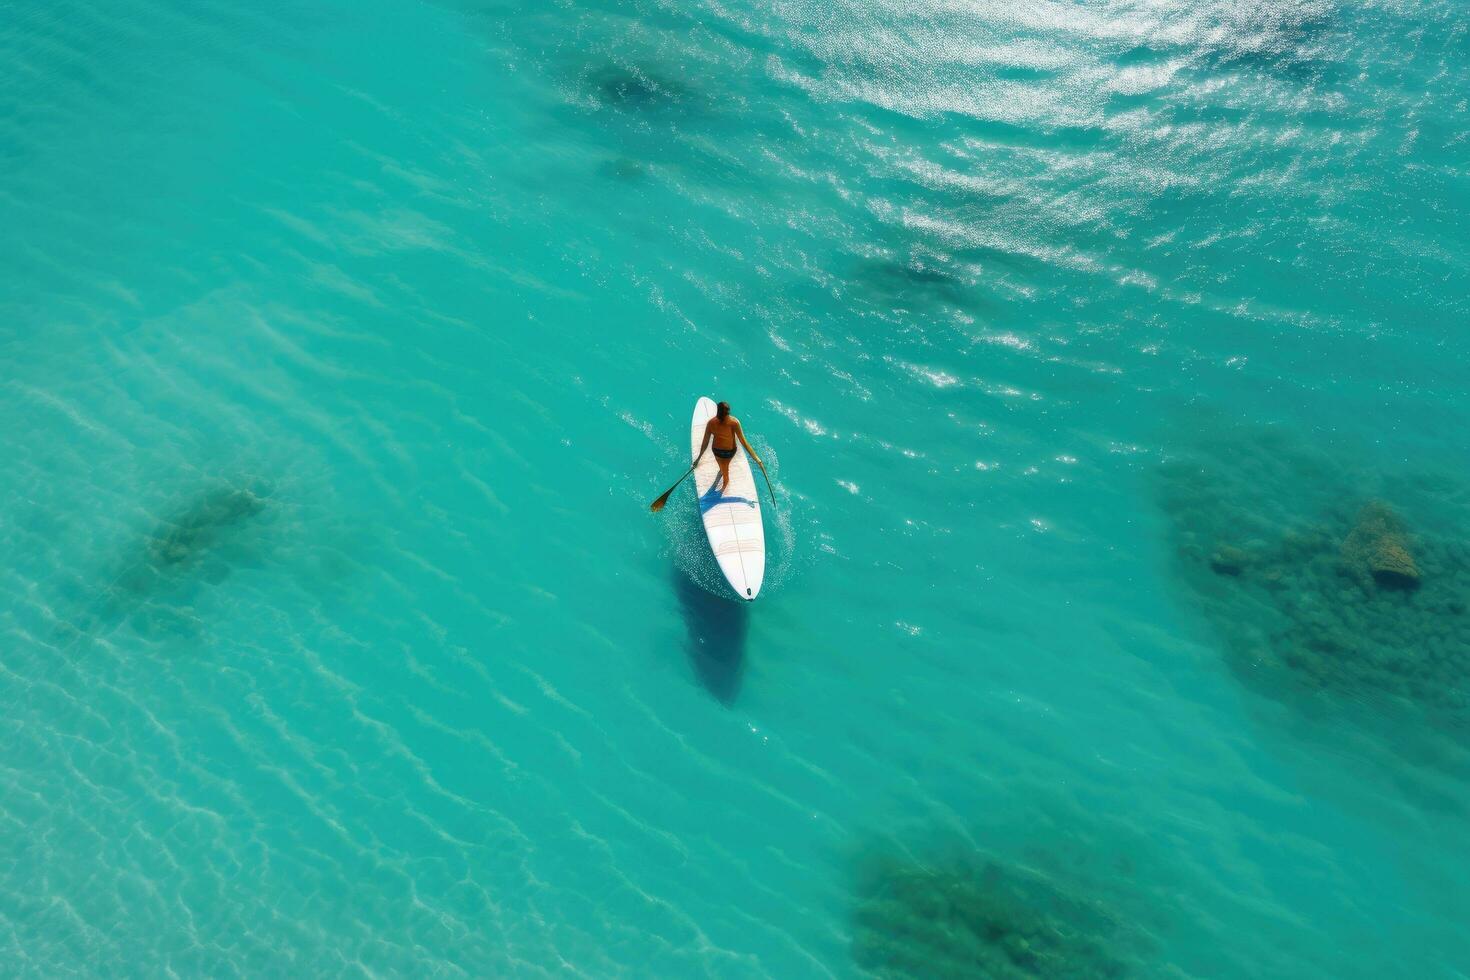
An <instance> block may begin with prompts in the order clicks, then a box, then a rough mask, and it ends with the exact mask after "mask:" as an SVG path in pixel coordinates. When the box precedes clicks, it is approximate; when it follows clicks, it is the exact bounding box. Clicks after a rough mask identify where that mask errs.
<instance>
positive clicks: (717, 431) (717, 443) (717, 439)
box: [694, 410, 761, 495]
mask: <svg viewBox="0 0 1470 980" xmlns="http://www.w3.org/2000/svg"><path fill="white" fill-rule="evenodd" d="M711 441H713V443H714V447H715V448H716V449H734V448H735V443H736V442H737V441H739V443H740V445H742V446H744V447H745V451H746V452H747V453H749V454H750V458H751V459H753V460H755V462H756V465H757V466H759V465H760V462H761V458H760V456H758V455H756V451H755V450H754V449H751V448H750V443H748V442H746V441H745V430H744V429H742V428H741V427H740V420H739V419H737V418H736V417H735V416H733V415H731V414H729V411H728V410H727V411H726V413H725V417H724V418H720V416H719V415H718V414H716V415H715V416H714V418H712V419H710V420H709V421H708V422H706V423H705V425H704V441H703V442H701V443H700V445H699V455H698V456H696V457H695V458H694V461H695V463H698V462H699V460H700V459H702V458H704V451H705V449H706V448H708V447H709V446H710V444H711ZM715 462H716V463H719V464H720V494H721V495H723V494H724V492H725V491H726V490H727V489H729V487H730V460H728V459H721V458H720V457H718V456H716V457H715ZM711 489H713V488H711Z"/></svg>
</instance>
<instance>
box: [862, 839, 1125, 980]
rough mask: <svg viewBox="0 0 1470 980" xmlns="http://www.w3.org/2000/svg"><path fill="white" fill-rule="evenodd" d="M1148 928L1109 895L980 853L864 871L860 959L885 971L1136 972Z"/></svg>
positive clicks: (899, 859)
mask: <svg viewBox="0 0 1470 980" xmlns="http://www.w3.org/2000/svg"><path fill="white" fill-rule="evenodd" d="M1146 948H1147V943H1146V940H1145V937H1144V935H1143V933H1142V932H1141V931H1140V930H1138V929H1137V928H1136V927H1135V926H1134V925H1133V924H1132V923H1131V922H1130V921H1128V919H1127V918H1126V917H1125V916H1123V915H1122V914H1120V913H1119V912H1118V911H1117V910H1115V909H1114V908H1112V907H1111V906H1109V905H1108V904H1107V903H1106V902H1104V901H1101V900H1099V899H1098V898H1096V897H1094V896H1093V895H1092V894H1090V893H1089V892H1087V891H1085V890H1083V889H1080V888H1075V887H1071V886H1069V885H1066V884H1063V883H1061V882H1059V881H1057V880H1055V879H1053V878H1051V877H1048V876H1044V875H1042V874H1041V873H1039V872H1037V871H1033V870H1030V869H1027V868H1023V867H1019V866H1014V865H1005V864H1002V863H1000V862H997V861H995V860H992V859H990V858H988V857H986V856H985V855H982V854H978V853H975V852H973V851H959V850H957V851H955V852H953V853H946V854H943V855H940V856H938V858H937V859H935V860H933V861H928V860H918V859H915V858H912V857H907V856H903V855H898V854H892V853H887V854H881V855H875V856H872V857H870V858H869V859H868V860H867V861H865V862H864V864H863V865H862V867H861V868H860V870H859V874H858V881H857V904H856V906H855V908H854V912H853V958H854V960H855V961H856V962H857V964H858V966H859V967H861V968H863V969H864V970H867V971H869V972H871V973H873V974H874V975H876V976H880V977H915V978H917V977H924V978H946V977H988V978H1012V977H1014V978H1021V977H1077V978H1082V977H1104V978H1106V977H1126V976H1131V975H1134V974H1135V973H1137V972H1139V968H1140V966H1141V963H1142V955H1143V953H1144V952H1145V950H1146Z"/></svg>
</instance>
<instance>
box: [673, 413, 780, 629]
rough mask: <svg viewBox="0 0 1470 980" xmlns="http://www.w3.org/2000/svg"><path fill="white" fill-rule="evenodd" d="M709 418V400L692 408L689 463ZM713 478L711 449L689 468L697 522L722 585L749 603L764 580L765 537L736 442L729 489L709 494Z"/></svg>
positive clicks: (751, 483)
mask: <svg viewBox="0 0 1470 980" xmlns="http://www.w3.org/2000/svg"><path fill="white" fill-rule="evenodd" d="M714 415H715V403H714V402H713V401H711V400H710V399H708V398H701V399H700V400H699V401H698V403H696V404H695V406H694V418H693V419H692V420H691V421H690V423H689V441H690V450H689V458H690V461H691V462H693V460H694V457H695V456H698V455H699V447H700V444H701V443H703V442H704V426H705V423H706V422H708V421H709V420H710V419H712V418H714ZM719 478H720V464H719V463H718V462H717V461H716V460H715V454H714V444H713V443H711V444H710V448H708V449H706V450H705V451H704V458H703V459H701V460H700V461H699V465H698V466H696V467H695V468H694V495H695V497H696V499H697V500H698V502H699V516H700V518H701V519H702V520H703V521H704V533H705V536H706V537H708V538H709V547H710V550H711V551H713V552H714V554H715V561H717V562H719V563H720V571H722V572H724V573H725V580H726V581H728V582H729V583H730V588H732V589H734V590H735V594H736V595H738V596H739V597H740V598H742V599H745V600H746V601H750V600H752V599H754V598H755V597H756V596H758V595H760V591H761V580H762V579H764V578H765V576H766V531H765V527H764V526H763V525H762V524H761V501H760V494H759V492H758V491H757V490H756V488H755V479H754V477H753V476H752V475H751V472H750V460H749V458H747V456H746V454H745V449H744V448H743V447H741V446H740V444H739V443H738V441H737V443H736V446H735V458H734V459H732V460H730V486H729V487H720V488H719V489H718V490H715V489H713V488H714V485H715V483H716V482H717V481H718V480H719Z"/></svg>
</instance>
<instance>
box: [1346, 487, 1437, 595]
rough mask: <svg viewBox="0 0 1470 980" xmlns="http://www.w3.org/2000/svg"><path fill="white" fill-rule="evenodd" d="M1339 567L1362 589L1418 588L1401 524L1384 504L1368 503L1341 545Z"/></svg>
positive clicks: (1415, 573)
mask: <svg viewBox="0 0 1470 980" xmlns="http://www.w3.org/2000/svg"><path fill="white" fill-rule="evenodd" d="M1342 561H1343V566H1344V567H1345V568H1346V569H1347V570H1348V572H1349V573H1350V574H1352V575H1353V576H1354V577H1355V578H1357V579H1358V581H1359V582H1361V583H1362V584H1364V585H1369V584H1373V583H1376V584H1378V585H1380V586H1383V587H1385V588H1391V589H1414V588H1418V586H1419V566H1418V565H1416V564H1415V563H1414V556H1413V555H1411V554H1410V553H1409V548H1408V543H1407V539H1406V537H1405V532H1404V526H1403V522H1402V521H1401V520H1400V519H1399V516H1398V515H1397V514H1395V513H1394V512H1393V510H1392V508H1390V507H1389V506H1388V505H1387V504H1385V503H1384V502H1383V501H1381V500H1372V501H1369V502H1368V503H1367V504H1366V505H1364V507H1363V509H1362V510H1361V511H1359V512H1358V519H1357V523H1356V524H1354V525H1353V529H1352V530H1351V531H1349V532H1348V536H1347V538H1346V539H1344V541H1343V543H1342Z"/></svg>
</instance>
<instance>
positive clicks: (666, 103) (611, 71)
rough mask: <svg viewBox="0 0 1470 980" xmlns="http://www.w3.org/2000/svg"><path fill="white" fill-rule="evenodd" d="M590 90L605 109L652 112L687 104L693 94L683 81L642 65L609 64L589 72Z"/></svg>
mask: <svg viewBox="0 0 1470 980" xmlns="http://www.w3.org/2000/svg"><path fill="white" fill-rule="evenodd" d="M585 85H586V90H587V93H588V95H589V96H590V98H591V99H592V101H593V102H594V103H595V104H596V105H597V106H598V107H599V108H604V109H620V110H624V111H629V112H648V111H652V110H656V109H667V108H671V107H674V106H678V105H683V104H687V103H688V102H689V101H690V99H691V97H692V92H691V90H690V89H689V88H688V86H686V85H685V84H683V83H682V82H679V81H675V80H674V79H671V78H666V77H664V76H662V75H659V74H657V73H656V72H654V71H653V70H651V69H648V68H645V67H642V66H638V65H621V64H617V63H609V64H606V65H603V66H601V67H599V68H596V69H593V70H592V71H590V72H588V73H587V75H586V80H585Z"/></svg>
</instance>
